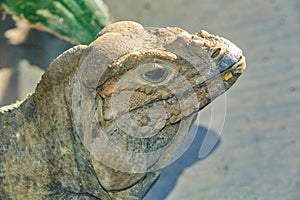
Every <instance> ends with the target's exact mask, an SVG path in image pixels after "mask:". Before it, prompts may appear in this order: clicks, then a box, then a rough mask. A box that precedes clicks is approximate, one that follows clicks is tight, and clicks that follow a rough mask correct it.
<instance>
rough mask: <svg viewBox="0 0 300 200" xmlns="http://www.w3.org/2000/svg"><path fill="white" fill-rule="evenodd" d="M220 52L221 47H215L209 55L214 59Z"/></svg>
mask: <svg viewBox="0 0 300 200" xmlns="http://www.w3.org/2000/svg"><path fill="white" fill-rule="evenodd" d="M220 53H221V48H217V49H215V50H214V52H213V53H212V55H211V57H212V58H213V59H215V58H217V57H218V56H219V55H220Z"/></svg>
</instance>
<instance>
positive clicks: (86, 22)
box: [0, 0, 112, 44]
mask: <svg viewBox="0 0 300 200" xmlns="http://www.w3.org/2000/svg"><path fill="white" fill-rule="evenodd" d="M0 6H1V7H2V8H3V9H4V10H5V11H6V12H7V13H8V14H11V15H14V16H17V17H19V18H25V19H26V20H27V21H28V22H29V24H30V25H31V26H33V27H35V28H37V29H41V30H45V31H49V32H51V33H53V34H55V35H58V36H59V37H62V38H64V39H66V40H67V41H69V42H72V43H80V44H89V43H90V42H91V41H93V39H94V37H95V36H96V35H97V33H98V32H99V31H100V30H101V29H102V28H104V27H105V26H107V25H108V24H110V23H112V16H111V15H110V13H109V11H108V8H107V6H106V5H105V3H104V2H103V1H101V0H54V1H53V0H43V1H40V0H26V1H24V0H0Z"/></svg>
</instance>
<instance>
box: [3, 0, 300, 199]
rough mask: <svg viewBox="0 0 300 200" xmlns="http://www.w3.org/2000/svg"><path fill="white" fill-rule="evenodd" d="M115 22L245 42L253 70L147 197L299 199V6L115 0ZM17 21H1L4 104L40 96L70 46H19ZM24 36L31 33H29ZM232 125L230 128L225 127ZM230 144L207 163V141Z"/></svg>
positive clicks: (45, 40) (255, 0)
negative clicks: (41, 83) (14, 39)
mask: <svg viewBox="0 0 300 200" xmlns="http://www.w3.org/2000/svg"><path fill="white" fill-rule="evenodd" d="M106 3H107V4H108V6H109V8H110V11H111V14H112V15H113V17H114V18H115V21H120V20H133V21H137V22H139V23H141V24H143V25H144V26H146V27H166V26H176V27H180V28H183V29H185V30H187V31H188V32H190V33H193V32H198V31H199V30H201V29H204V30H206V31H208V32H210V33H213V34H216V35H220V36H223V37H225V38H227V39H229V40H231V41H232V42H233V43H235V44H237V46H239V47H240V48H241V49H242V50H243V51H244V54H245V56H246V59H247V70H246V72H245V73H244V74H243V75H242V77H241V78H240V79H239V80H238V82H237V84H236V85H234V86H233V87H232V88H231V89H230V90H229V91H228V92H227V93H226V99H225V100H226V117H225V121H224V126H223V127H222V130H219V129H218V128H217V127H219V126H220V124H218V123H221V122H222V120H221V121H220V120H218V117H219V116H223V115H224V110H222V109H220V110H218V109H214V112H215V113H214V115H213V116H212V115H211V111H212V106H215V108H218V106H217V105H218V104H222V105H224V98H223V99H222V98H221V100H218V101H216V102H214V103H213V104H212V106H209V107H207V108H205V109H204V110H203V111H202V112H201V117H200V122H199V124H198V125H199V129H198V134H197V136H196V139H195V141H194V143H193V144H192V146H191V148H190V149H189V150H188V151H187V152H186V153H185V154H184V155H183V156H182V157H181V158H180V159H179V160H177V161H176V162H175V163H174V164H173V165H171V166H169V167H168V168H167V169H166V170H165V171H164V172H163V174H162V175H161V177H160V179H159V180H158V182H157V184H156V185H155V186H154V187H153V189H152V190H151V191H150V193H149V194H148V195H147V196H146V198H145V199H147V200H152V199H168V200H179V199H180V200H185V199H186V200H194V199H286V200H297V199H300V133H299V129H300V66H299V65H300V64H299V63H300V56H299V53H300V12H299V11H300V1H298V0H290V1H279V0H278V1H277V0H265V1H259V0H251V1H250V0H244V1H237V0H227V1H221V0H215V1H209V0H165V1H159V0H151V1H150V0H140V1H137V0H122V1H119V0H107V1H106ZM14 27H15V26H14V23H13V22H12V21H11V19H10V17H9V16H7V17H6V18H4V20H3V21H0V32H1V33H0V105H4V104H8V103H11V102H15V101H16V100H21V99H23V98H24V97H25V96H26V94H27V93H28V92H32V91H33V90H34V88H35V85H36V83H37V82H38V80H39V79H40V75H41V74H42V73H43V70H45V69H46V68H47V66H48V65H49V63H50V62H51V60H53V59H54V58H55V57H56V56H58V55H59V54H60V53H62V52H63V51H65V50H66V49H68V48H70V47H71V46H72V45H70V44H69V43H67V42H64V41H62V40H60V39H57V38H56V37H55V36H52V35H50V34H48V33H45V32H39V31H36V30H27V29H26V28H24V30H23V31H24V34H28V35H27V37H26V40H25V42H23V43H22V44H20V45H11V44H10V43H9V40H8V39H7V37H9V35H10V34H12V33H11V32H7V31H8V30H11V29H13V28H14ZM22 35H23V34H22ZM222 125H223V124H221V126H222ZM220 134H221V139H220V141H219V142H218V144H217V146H216V147H215V148H214V151H212V152H211V153H210V154H209V155H208V156H207V157H206V158H204V159H199V158H198V152H199V149H200V146H201V141H203V138H204V136H205V135H210V136H211V137H215V136H218V135H220Z"/></svg>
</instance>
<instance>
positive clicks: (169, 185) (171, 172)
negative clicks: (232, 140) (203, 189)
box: [144, 126, 221, 200]
mask: <svg viewBox="0 0 300 200" xmlns="http://www.w3.org/2000/svg"><path fill="white" fill-rule="evenodd" d="M218 137H219V135H218V134H217V133H216V132H213V131H212V130H208V129H207V128H205V127H202V126H199V127H198V131H197V134H196V136H195V138H194V140H193V142H192V144H191V146H190V147H189V148H188V149H187V151H186V152H185V153H184V154H183V155H182V156H181V157H180V158H179V159H178V160H176V162H174V163H173V164H171V165H170V166H168V167H167V168H166V169H165V170H164V171H163V172H162V174H161V175H160V177H159V179H158V180H157V182H156V184H155V185H154V186H153V187H152V188H151V190H150V191H149V193H148V194H147V195H146V196H145V198H144V200H153V199H166V197H168V195H169V194H170V193H171V192H172V190H173V189H174V187H175V186H176V183H177V180H178V178H179V177H180V175H181V174H182V172H183V171H184V170H185V169H186V168H189V167H190V166H192V165H193V164H194V163H196V162H200V160H201V159H200V158H199V151H200V147H202V148H203V147H204V148H207V149H212V150H211V151H210V152H209V153H208V155H207V156H209V155H211V154H212V153H213V152H214V150H215V149H216V148H217V147H218V146H219V145H220V142H221V141H220V139H219V140H217V139H218ZM204 141H205V143H203V142H204ZM215 141H217V143H215ZM211 145H214V146H211ZM202 150H203V149H202Z"/></svg>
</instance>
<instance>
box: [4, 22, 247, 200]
mask: <svg viewBox="0 0 300 200" xmlns="http://www.w3.org/2000/svg"><path fill="white" fill-rule="evenodd" d="M244 69H245V58H244V56H243V55H242V52H241V50H240V49H238V48H237V47H236V46H235V45H233V44H232V43H231V42H230V41H228V40H226V39H224V38H221V37H218V36H214V35H211V34H209V33H207V32H205V31H200V32H199V33H196V34H189V33H187V32H186V31H184V30H182V29H179V28H152V29H144V28H143V27H142V26H141V25H140V24H138V23H135V22H117V23H114V24H111V25H109V26H107V27H106V28H105V29H103V30H102V31H101V32H100V33H99V35H98V36H97V38H96V39H95V40H94V42H92V43H91V44H90V45H89V46H84V45H79V46H76V47H74V48H72V49H70V50H68V51H66V52H64V53H63V54H62V55H60V56H59V57H58V58H57V59H55V60H54V61H53V62H52V63H51V65H50V66H49V69H48V70H47V71H46V72H45V74H44V75H43V77H42V80H41V81H40V83H39V84H38V85H37V88H36V91H35V92H34V93H33V94H32V95H30V96H28V98H26V99H25V100H24V101H22V102H21V103H19V104H16V105H11V106H6V107H3V108H1V109H0V127H1V128H0V153H1V154H0V199H104V200H106V199H142V198H143V196H144V195H145V194H146V193H147V191H148V190H149V189H150V187H151V185H152V184H153V183H154V182H155V180H156V179H157V177H158V176H159V174H160V172H161V170H162V169H163V168H164V167H165V166H167V165H168V164H169V163H170V161H172V159H173V157H174V155H175V154H176V151H177V149H178V147H179V146H180V145H181V142H182V140H183V138H184V135H185V134H186V133H187V131H188V130H189V128H190V126H191V125H192V122H193V119H194V118H195V115H196V114H197V112H199V111H200V110H201V109H202V108H203V107H205V106H206V105H207V104H209V103H210V102H211V101H213V100H214V99H215V98H216V97H218V96H219V95H221V94H222V93H224V92H225V91H226V90H227V89H229V88H230V87H231V86H232V85H233V84H234V83H235V81H236V80H237V79H238V77H239V76H240V75H241V74H242V73H243V71H244Z"/></svg>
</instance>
